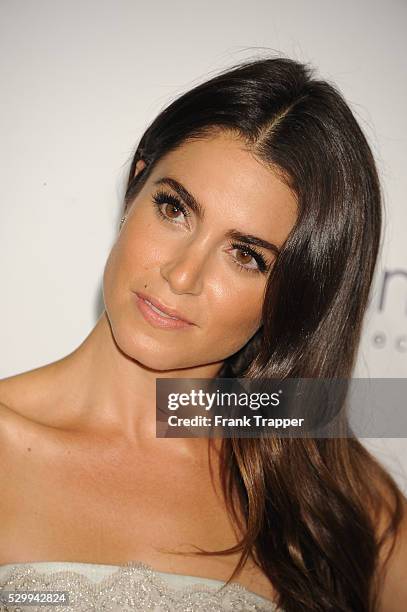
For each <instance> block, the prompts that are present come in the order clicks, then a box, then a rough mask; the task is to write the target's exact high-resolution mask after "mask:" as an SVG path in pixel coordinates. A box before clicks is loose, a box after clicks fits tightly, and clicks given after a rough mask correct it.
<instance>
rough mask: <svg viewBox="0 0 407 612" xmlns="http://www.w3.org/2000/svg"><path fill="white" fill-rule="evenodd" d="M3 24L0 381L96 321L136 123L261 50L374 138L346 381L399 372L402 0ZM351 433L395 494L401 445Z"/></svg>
mask: <svg viewBox="0 0 407 612" xmlns="http://www.w3.org/2000/svg"><path fill="white" fill-rule="evenodd" d="M0 22H1V23H0V71H1V72H0V75H1V85H2V93H1V98H0V99H1V113H0V122H1V140H0V168H1V192H2V202H1V209H0V249H1V259H0V261H1V266H2V267H1V290H2V299H1V301H0V346H1V356H0V378H3V377H6V376H10V375H12V374H16V373H18V372H23V371H26V370H29V369H32V368H34V367H37V366H40V365H43V364H45V363H49V362H51V361H54V360H56V359H58V358H60V357H62V356H64V355H66V354H68V353H69V352H70V351H72V350H73V349H74V348H76V347H77V346H78V345H79V344H80V343H81V342H82V340H83V339H84V338H85V337H86V335H87V334H88V333H89V331H90V329H91V328H92V327H93V326H94V324H95V322H96V319H97V317H98V314H99V313H100V312H101V309H102V301H101V300H102V298H101V280H102V272H103V267H104V264H105V260H106V257H107V255H108V253H109V250H110V248H111V246H112V243H113V241H114V237H115V234H116V232H117V228H118V222H119V219H120V211H121V199H122V196H123V193H124V183H125V178H126V173H127V171H128V163H129V160H130V158H131V155H132V152H133V148H134V146H135V145H136V143H137V142H138V139H139V138H140V136H141V135H142V133H143V131H144V129H145V128H146V127H147V125H148V123H149V122H150V121H151V120H152V119H153V118H154V117H155V116H156V114H157V113H158V112H159V111H160V110H161V109H162V108H163V107H164V106H165V105H167V104H168V103H169V102H170V101H171V100H172V99H173V98H174V97H176V96H177V95H179V94H180V93H182V92H183V91H185V90H187V89H189V88H190V87H192V86H193V85H195V84H197V83H198V82H201V81H203V80H205V79H206V78H208V77H209V76H211V75H213V74H215V73H216V72H217V70H218V69H220V68H224V67H226V66H230V65H232V64H233V63H235V62H237V61H240V60H243V59H246V58H249V57H253V56H254V55H258V54H260V55H261V53H262V50H263V49H264V52H265V53H267V51H277V52H278V51H281V52H282V53H284V54H286V55H288V56H290V57H292V58H294V59H298V60H300V61H310V62H311V63H312V64H313V65H315V66H316V67H317V68H318V74H319V75H320V76H321V77H322V78H326V79H328V80H332V81H333V82H335V83H336V84H337V85H338V86H339V88H340V89H341V91H342V92H343V93H344V95H345V98H346V99H347V101H348V103H349V104H350V106H351V108H352V110H353V111H354V113H355V114H356V117H357V119H358V120H359V122H360V124H361V126H362V129H363V130H364V131H365V134H366V136H367V138H368V140H369V142H370V144H371V146H372V149H373V152H374V154H375V156H376V160H377V162H378V166H379V171H380V173H381V178H382V185H383V192H384V196H385V208H386V218H385V226H386V229H385V231H386V234H385V236H386V240H385V244H384V248H383V253H382V256H381V260H380V265H379V268H378V271H377V275H376V280H375V284H374V290H373V292H372V301H371V305H370V307H369V311H368V314H367V317H366V322H365V329H364V335H363V341H362V343H361V347H360V352H359V358H358V364H357V368H356V372H355V376H372V377H407V245H406V239H405V234H406V227H407V208H406V206H405V194H406V193H407V173H406V169H405V149H406V137H407V119H406V112H405V109H406V107H407V91H406V89H407V87H406V79H405V58H406V57H407V43H406V40H407V39H406V36H405V31H406V25H407V3H406V2H405V1H404V0H398V1H397V0H382V1H381V2H378V1H377V0H376V1H375V0H364V1H362V0H359V2H354V1H353V0H342V1H341V2H332V1H331V2H329V1H327V0H308V1H307V2H302V1H301V0H298V1H294V0H284V2H281V1H278V2H277V1H276V0H257V1H256V0H253V1H252V2H250V3H249V2H247V0H223V1H221V2H214V1H213V0H212V1H210V0H206V2H199V3H198V2H193V1H187V0H172V1H171V2H164V1H162V2H153V3H144V2H137V1H135V0H133V1H131V0H110V1H106V0H76V1H75V0H59V1H58V2H55V1H54V0H1V3H0ZM362 441H363V440H362ZM364 442H365V443H366V444H367V445H368V446H369V447H370V448H371V449H372V450H373V451H374V452H375V453H376V454H377V455H378V456H380V458H381V459H382V461H383V462H384V463H386V464H387V466H388V467H389V468H390V469H391V471H392V473H393V474H394V475H395V477H396V479H397V480H398V482H399V484H400V485H401V486H402V487H403V488H404V490H405V491H406V492H407V440H406V439H404V438H400V439H384V440H379V439H374V440H364Z"/></svg>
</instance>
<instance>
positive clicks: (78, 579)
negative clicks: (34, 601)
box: [0, 561, 282, 612]
mask: <svg viewBox="0 0 407 612" xmlns="http://www.w3.org/2000/svg"><path fill="white" fill-rule="evenodd" d="M117 568H118V569H117V570H114V571H113V572H112V573H111V574H109V575H107V576H104V577H103V578H102V580H100V581H99V582H96V583H95V582H94V581H92V579H90V578H89V577H87V576H84V575H83V574H81V573H80V572H78V571H74V570H58V571H53V572H48V571H47V572H41V571H38V570H37V569H35V567H34V566H33V565H30V564H29V563H26V564H21V566H20V567H19V566H18V565H15V566H13V567H12V568H10V571H9V572H8V573H7V574H6V575H5V576H3V578H2V579H1V582H0V588H2V589H4V590H8V591H9V590H16V591H17V590H19V589H21V590H40V591H44V590H53V591H55V590H61V591H69V605H64V606H60V605H59V606H56V605H52V606H46V605H41V606H40V605H38V606H36V605H30V606H29V607H27V606H18V605H16V604H13V605H9V604H4V603H3V604H0V605H1V606H2V607H1V612H58V611H61V612H102V611H103V612H128V611H131V610H142V611H148V610H154V611H156V612H224V611H234V612H236V611H240V612H282V611H281V609H280V608H277V607H276V605H275V604H273V603H272V602H271V601H270V602H268V600H267V599H265V598H263V597H261V596H260V595H259V596H257V595H256V594H255V593H252V592H251V591H249V590H247V589H246V588H245V587H243V586H242V585H240V584H236V583H230V584H229V585H226V586H225V587H223V588H222V589H221V588H220V587H219V588H217V587H215V586H212V585H211V586H209V585H208V584H200V583H195V584H190V585H187V586H182V587H175V586H173V585H169V584H168V583H167V582H166V581H165V580H164V579H163V578H162V577H161V575H160V574H159V573H157V572H156V571H155V570H154V569H153V568H152V567H151V566H149V565H146V564H145V563H142V562H131V561H130V562H128V563H126V564H124V565H121V566H117ZM191 580H192V578H191Z"/></svg>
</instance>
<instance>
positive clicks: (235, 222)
mask: <svg viewBox="0 0 407 612" xmlns="http://www.w3.org/2000/svg"><path fill="white" fill-rule="evenodd" d="M164 176H170V177H172V178H175V179H176V180H177V181H179V182H181V183H182V184H183V185H184V187H185V188H186V189H187V190H188V191H189V192H190V193H191V194H192V195H193V196H194V197H195V198H196V199H197V200H198V201H199V202H200V203H201V204H202V206H203V208H204V209H205V219H208V220H216V222H217V224H219V223H220V222H221V224H222V227H223V226H225V229H230V228H233V229H237V230H240V231H244V232H247V233H251V234H254V235H256V236H259V237H261V238H265V239H266V240H273V241H274V242H276V244H277V245H278V246H280V245H281V244H282V243H283V242H284V240H285V239H286V237H287V235H288V233H289V232H290V230H291V229H292V227H293V225H294V223H295V221H296V218H297V214H298V207H297V201H296V197H295V194H294V193H293V192H292V191H291V190H290V188H289V187H288V186H287V185H286V184H285V182H284V181H283V180H282V178H280V177H279V175H278V173H277V172H275V171H273V170H272V169H270V168H269V167H266V166H265V165H264V164H263V163H261V162H260V161H259V160H257V159H256V158H255V157H254V155H253V154H252V153H250V151H249V150H248V149H247V148H246V146H245V143H244V142H243V141H242V140H241V139H238V138H237V137H236V136H233V135H231V134H229V133H220V134H217V135H216V136H211V137H207V138H204V139H200V140H193V141H190V142H186V143H184V144H182V145H181V146H180V147H179V148H178V149H176V150H174V151H171V152H170V153H168V154H167V155H166V156H165V157H163V158H162V159H161V160H160V162H159V163H157V166H156V167H155V168H154V171H153V173H152V175H151V177H150V178H151V179H152V180H153V181H154V180H157V179H158V178H161V177H164Z"/></svg>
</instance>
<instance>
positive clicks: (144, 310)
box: [135, 292, 194, 329]
mask: <svg viewBox="0 0 407 612" xmlns="http://www.w3.org/2000/svg"><path fill="white" fill-rule="evenodd" d="M135 297H136V303H137V306H138V308H139V310H140V312H141V314H142V315H143V316H144V318H145V319H146V320H147V321H148V322H149V323H151V324H152V325H153V326H154V327H162V328H167V329H180V328H185V327H190V326H191V325H194V323H191V322H190V321H187V320H186V319H182V318H181V317H180V315H178V313H177V312H176V311H175V310H173V309H170V308H167V307H166V306H164V305H163V304H161V302H159V301H158V300H156V299H154V298H152V297H150V296H148V295H147V294H145V293H141V292H136V293H135ZM145 300H148V301H149V302H151V303H152V304H153V306H155V307H156V308H159V309H160V310H162V311H163V312H165V313H166V314H169V315H170V316H171V317H177V318H176V319H168V318H167V317H162V316H161V315H160V314H158V312H155V311H154V310H153V309H152V308H151V307H150V306H149V305H148V304H147V303H146V302H145Z"/></svg>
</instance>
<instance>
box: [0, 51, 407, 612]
mask: <svg viewBox="0 0 407 612" xmlns="http://www.w3.org/2000/svg"><path fill="white" fill-rule="evenodd" d="M124 204H125V205H124V211H123V217H122V220H121V228H120V232H119V234H118V237H117V240H116V242H115V244H114V246H113V249H112V251H111V253H110V255H109V258H108V261H107V263H106V267H105V271H104V278H103V290H104V302H105V310H104V312H103V313H102V315H101V316H100V318H99V320H98V321H97V323H96V326H95V327H94V329H93V330H92V331H91V333H90V334H89V336H88V337H87V338H86V339H85V340H84V342H83V343H82V344H81V345H80V346H79V347H78V348H77V349H76V350H74V351H73V352H72V353H71V354H69V355H67V356H66V357H64V358H63V359H61V360H59V361H57V362H54V363H51V364H47V365H46V366H44V367H40V368H37V369H35V370H32V371H30V372H25V373H22V374H19V375H16V376H12V377H9V378H7V379H3V380H2V381H0V399H1V401H2V410H1V416H2V433H1V436H2V440H1V465H2V466H3V470H2V476H1V478H2V493H3V498H2V500H3V504H2V510H1V512H2V520H1V525H2V528H1V533H2V540H1V541H2V545H1V549H0V555H1V556H0V563H1V564H2V568H1V569H2V576H3V578H2V584H3V586H4V588H7V589H8V590H10V589H12V588H13V587H14V588H15V587H16V585H17V586H20V588H22V587H23V586H24V587H25V588H28V586H27V585H31V588H33V586H32V585H33V584H35V585H36V588H42V589H45V588H48V589H56V588H59V589H65V590H70V592H71V599H72V598H75V597H76V599H75V607H73V608H72V609H86V610H90V609H97V610H98V609H118V610H125V609H141V610H144V609H160V610H161V609H162V610H187V609H188V610H226V609H237V610H249V609H250V610H277V609H281V610H285V611H294V610H295V611H306V610H307V611H308V610H314V611H327V610H329V611H335V612H336V611H339V610H341V611H349V612H350V611H352V612H355V611H367V610H369V611H370V610H386V611H390V610H392V611H396V610H402V609H403V610H404V609H407V596H406V591H405V587H403V586H402V584H401V582H400V581H399V579H398V577H399V576H400V575H401V572H402V568H403V563H404V562H405V560H406V553H405V551H406V546H407V545H406V539H407V537H406V529H407V528H406V519H405V512H404V510H405V506H406V499H405V498H404V496H403V495H402V493H401V491H400V490H399V489H398V487H397V485H396V483H395V482H394V480H393V479H392V477H391V476H390V475H389V474H388V473H387V472H386V471H385V470H384V469H383V467H382V466H381V465H380V464H379V463H378V462H377V461H376V460H375V459H374V457H373V456H372V455H371V454H370V453H369V452H368V451H367V450H366V449H365V448H364V447H363V446H362V445H361V443H360V442H359V441H358V440H356V439H354V438H340V439H318V438H315V439H304V438H299V439H294V440H293V439H284V438H276V437H270V438H261V439H255V438H251V439H242V438H238V439H228V438H225V439H223V440H216V442H215V441H214V440H213V441H212V444H208V441H207V440H206V439H196V438H195V439H194V438H178V439H173V438H156V436H155V434H156V431H155V425H156V424H155V389H156V386H155V384H156V378H166V377H168V378H214V377H231V378H234V377H241V378H250V379H256V378H259V377H260V376H266V377H277V378H287V377H298V378H307V377H309V378H348V377H350V376H351V374H352V371H353V367H354V361H355V355H356V351H357V348H358V343H359V338H360V333H361V325H362V320H363V315H364V312H365V309H366V305H367V300H368V295H369V289H370V286H371V281H372V276H373V272H374V268H375V263H376V259H377V253H378V249H379V242H380V231H381V200H380V185H379V181H378V176H377V172H376V167H375V163H374V159H373V157H372V153H371V150H370V148H369V146H368V144H367V142H366V139H365V137H364V135H363V133H362V131H361V129H360V128H359V126H358V124H357V122H356V120H355V118H354V117H353V115H352V113H351V111H350V109H349V107H348V106H347V104H346V102H345V101H344V99H343V97H342V96H341V94H340V93H339V92H338V91H337V90H336V88H335V87H334V86H333V85H331V84H328V83H327V82H326V81H321V80H317V79H316V78H314V77H313V75H312V71H311V69H310V68H309V67H307V66H306V65H303V64H301V63H299V62H296V61H293V60H290V59H286V58H266V59H261V60H252V61H247V62H243V63H242V64H239V65H237V66H234V67H233V68H231V69H229V70H226V71H223V72H221V73H220V74H219V75H217V76H216V77H214V78H212V79H210V80H209V81H207V82H205V83H203V84H201V85H198V86H197V87H195V88H194V89H192V90H191V91H189V92H187V93H185V94H184V95H182V96H181V97H179V98H178V99H176V100H175V101H174V102H172V103H171V104H170V106H169V107H168V108H166V109H164V110H163V111H162V112H161V113H160V114H159V115H158V117H157V118H156V119H155V120H154V121H153V123H152V124H151V125H150V126H149V127H148V129H147V130H146V132H145V133H144V135H143V136H142V138H141V141H140V143H139V146H138V147H137V150H136V152H135V154H134V158H133V160H132V162H131V167H130V173H129V180H128V185H127V191H126V194H125V203H124ZM396 543H397V546H395V544H396ZM392 546H393V548H392ZM386 557H388V558H389V562H388V564H387V565H386V563H385V560H386ZM117 566H119V567H117ZM387 568H389V571H388V572H387V574H386V575H385V573H384V572H385V569H387ZM58 570H64V572H65V573H62V574H58V573H57V571H58ZM234 570H235V571H234ZM89 576H91V577H93V579H94V580H97V579H99V580H100V579H102V581H103V580H104V582H101V583H99V584H98V585H96V586H95V584H94V583H91V582H90V578H89ZM384 576H385V578H384ZM198 577H200V578H198ZM228 579H232V582H230V583H228V584H227V585H226V587H225V588H224V589H222V590H219V587H220V586H221V585H222V583H224V582H225V581H228ZM30 580H31V582H30ZM32 580H34V582H32ZM101 585H102V586H101ZM191 585H192V586H191ZM98 588H99V591H100V592H101V593H102V594H101V595H100V594H99V596H98V595H97V589H98ZM403 588H404V592H402V589H403ZM183 589H184V590H183ZM78 593H81V594H82V595H81V596H82V600H81V599H80V597H79V595H78ZM130 594H133V600H132V601H133V603H131V600H130V599H128V598H129V596H130ZM103 597H104V599H103ZM115 598H116V599H115ZM120 598H121V601H120V603H116V604H114V603H113V602H114V601H116V602H117V600H118V599H120ZM102 599H103V601H104V602H105V603H106V601H108V604H109V606H111V607H106V608H104V607H103V606H102V603H101V602H102ZM159 602H161V603H159ZM3 605H4V604H3ZM81 605H82V607H81ZM92 605H93V606H94V607H92ZM115 605H117V608H116V607H114V606H115ZM154 606H156V607H154ZM160 606H161V607H160ZM232 606H234V607H233V608H232ZM397 606H399V607H397ZM400 606H401V607H400ZM6 609H8V608H6ZM10 609H11V608H10ZM13 609H15V607H14V608H13ZM41 609H42V610H43V609H44V608H41Z"/></svg>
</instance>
